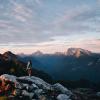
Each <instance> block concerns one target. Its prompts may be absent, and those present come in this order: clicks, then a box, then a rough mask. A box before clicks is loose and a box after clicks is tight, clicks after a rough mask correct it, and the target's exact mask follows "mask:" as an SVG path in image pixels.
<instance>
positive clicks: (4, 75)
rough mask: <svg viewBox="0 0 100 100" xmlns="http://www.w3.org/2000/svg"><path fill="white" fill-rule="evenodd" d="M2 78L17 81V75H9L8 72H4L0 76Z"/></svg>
mask: <svg viewBox="0 0 100 100" xmlns="http://www.w3.org/2000/svg"><path fill="white" fill-rule="evenodd" d="M0 79H1V80H5V81H8V80H9V81H11V82H14V83H15V82H17V81H16V76H13V75H8V74H3V75H1V76H0Z"/></svg>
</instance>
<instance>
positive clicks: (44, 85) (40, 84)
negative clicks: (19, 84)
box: [19, 76, 52, 90]
mask: <svg viewBox="0 0 100 100" xmlns="http://www.w3.org/2000/svg"><path fill="white" fill-rule="evenodd" d="M19 79H23V80H27V81H31V82H32V83H34V84H36V85H37V86H38V87H39V88H43V89H46V90H50V89H52V86H51V85H50V84H48V83H46V82H45V81H43V80H42V79H40V78H38V77H35V76H31V77H29V76H26V77H20V78H19Z"/></svg>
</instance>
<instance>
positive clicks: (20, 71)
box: [0, 51, 52, 81]
mask: <svg viewBox="0 0 100 100" xmlns="http://www.w3.org/2000/svg"><path fill="white" fill-rule="evenodd" d="M28 60H29V59H28ZM26 65H27V62H23V61H22V60H20V59H19V57H18V56H17V55H15V54H13V53H12V52H10V51H7V52H5V53H4V54H0V75H1V74H13V75H16V76H23V75H27V71H26ZM32 75H35V76H38V77H41V78H43V79H45V80H46V81H51V80H52V79H51V77H50V76H49V75H48V74H47V73H45V72H44V71H41V70H39V69H35V68H32Z"/></svg>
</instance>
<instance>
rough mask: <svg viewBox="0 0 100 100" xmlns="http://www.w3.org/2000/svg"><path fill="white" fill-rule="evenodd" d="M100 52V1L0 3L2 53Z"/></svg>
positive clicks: (16, 0)
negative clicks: (81, 49) (78, 50)
mask: <svg viewBox="0 0 100 100" xmlns="http://www.w3.org/2000/svg"><path fill="white" fill-rule="evenodd" d="M70 47H75V48H83V49H87V50H90V51H93V52H100V0H0V53H3V52H5V51H8V50H9V51H12V52H14V53H26V54H30V53H33V52H35V51H37V50H40V51H42V52H44V53H54V52H66V51H67V49H68V48H70Z"/></svg>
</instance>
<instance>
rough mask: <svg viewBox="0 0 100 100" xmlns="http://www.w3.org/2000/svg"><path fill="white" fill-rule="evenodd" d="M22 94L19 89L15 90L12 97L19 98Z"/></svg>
mask: <svg viewBox="0 0 100 100" xmlns="http://www.w3.org/2000/svg"><path fill="white" fill-rule="evenodd" d="M21 93H22V91H21V90H20V89H15V90H14V92H13V95H14V96H20V95H21Z"/></svg>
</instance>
